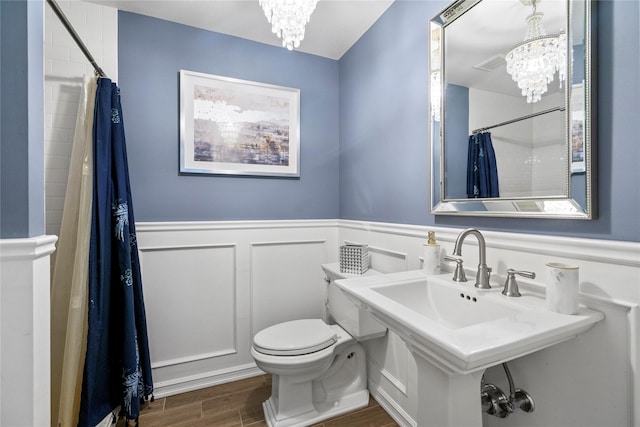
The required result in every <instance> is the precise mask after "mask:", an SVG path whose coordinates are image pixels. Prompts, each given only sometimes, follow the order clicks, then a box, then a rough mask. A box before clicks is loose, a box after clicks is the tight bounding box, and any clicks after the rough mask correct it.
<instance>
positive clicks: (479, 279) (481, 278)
mask: <svg viewBox="0 0 640 427" xmlns="http://www.w3.org/2000/svg"><path fill="white" fill-rule="evenodd" d="M469 234H473V235H474V236H476V238H477V239H478V248H479V250H480V259H479V260H478V272H477V273H476V284H475V287H476V288H479V289H491V284H490V283H489V274H490V273H491V269H490V268H489V267H487V247H486V243H485V241H484V236H483V235H482V233H480V232H479V231H478V230H476V229H475V228H468V229H466V230H464V231H463V232H462V233H460V234H459V235H458V238H457V239H456V244H455V245H454V247H453V253H454V255H457V256H462V242H464V239H465V238H466V237H467V236H468V235H469Z"/></svg>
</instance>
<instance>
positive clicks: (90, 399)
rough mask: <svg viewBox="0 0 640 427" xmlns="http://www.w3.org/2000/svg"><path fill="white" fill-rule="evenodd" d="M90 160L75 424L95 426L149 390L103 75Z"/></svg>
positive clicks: (114, 102)
mask: <svg viewBox="0 0 640 427" xmlns="http://www.w3.org/2000/svg"><path fill="white" fill-rule="evenodd" d="M93 161H94V181H93V207H92V223H91V241H90V252H89V313H88V338H87V352H86V359H85V365H84V374H83V382H82V395H81V404H80V417H79V423H78V425H80V426H95V425H96V424H98V423H99V422H100V421H101V420H103V419H104V418H105V417H106V416H107V415H108V414H109V412H112V411H113V410H114V409H116V408H117V407H118V406H120V407H121V410H122V413H123V415H124V416H126V418H127V419H134V420H137V418H138V416H139V413H140V402H141V401H144V400H146V399H147V398H148V397H149V396H150V395H151V393H152V392H153V382H152V378H151V364H150V360H149V346H148V338H147V324H146V316H145V309H144V299H143V296H142V281H141V275H140V263H139V259H138V245H137V242H136V232H135V220H134V216H133V205H132V203H131V189H130V186H129V170H128V166H127V153H126V148H125V138H124V127H123V121H122V108H121V106H120V90H119V89H118V87H117V86H116V84H115V83H112V82H111V80H110V79H107V78H101V79H99V80H98V89H97V93H96V103H95V116H94V125H93Z"/></svg>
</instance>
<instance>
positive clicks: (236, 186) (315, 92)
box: [118, 12, 339, 221]
mask: <svg viewBox="0 0 640 427" xmlns="http://www.w3.org/2000/svg"><path fill="white" fill-rule="evenodd" d="M274 37H275V36H274ZM118 52H119V56H118V65H119V69H118V75H119V86H120V89H121V96H122V104H123V110H124V111H123V114H124V119H125V121H126V127H125V129H126V137H127V150H128V156H129V169H130V176H131V186H132V192H133V198H134V202H135V212H136V220H138V221H191V220H208V221H212V220H259V219H308V218H316V219H320V218H337V217H338V214H339V212H338V194H339V189H338V180H339V176H338V148H339V144H338V137H339V135H338V127H339V116H338V114H339V112H338V62H337V61H334V60H330V59H326V58H322V57H319V56H314V55H308V54H305V53H300V52H295V51H294V52H289V51H287V50H286V49H282V48H279V47H274V46H269V45H265V44H261V43H255V42H251V41H247V40H243V39H239V38H236V37H231V36H226V35H223V34H218V33H213V32H209V31H205V30H200V29H196V28H193V27H188V26H185V25H180V24H176V23H171V22H167V21H163V20H158V19H154V18H149V17H145V16H142V15H137V14H132V13H126V12H119V14H118ZM180 69H185V70H190V71H197V72H201V73H207V74H215V75H220V76H226V77H233V78H238V79H244V80H251V81H256V82H262V83H268V84H273V85H279V86H287V87H293V88H299V89H300V102H301V107H300V110H301V115H300V123H301V137H300V178H299V179H287V178H264V177H237V176H203V175H179V173H178V170H179V163H178V159H179V157H178V148H179V120H178V118H179V108H178V105H179V104H178V103H179V70H180Z"/></svg>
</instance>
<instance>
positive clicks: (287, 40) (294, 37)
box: [259, 0, 317, 50]
mask: <svg viewBox="0 0 640 427" xmlns="http://www.w3.org/2000/svg"><path fill="white" fill-rule="evenodd" d="M259 2H260V6H262V9H264V14H265V15H266V16H267V21H269V23H270V24H271V31H273V32H274V33H275V34H276V35H277V36H278V37H279V38H281V39H282V47H286V48H287V49H289V50H293V48H294V47H295V48H298V47H300V42H301V41H302V39H304V26H305V25H307V23H308V22H309V19H310V18H311V13H312V12H313V11H314V9H315V8H316V3H317V0H259Z"/></svg>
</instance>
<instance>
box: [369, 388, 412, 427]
mask: <svg viewBox="0 0 640 427" xmlns="http://www.w3.org/2000/svg"><path fill="white" fill-rule="evenodd" d="M369 393H370V394H371V396H373V398H374V399H375V400H376V401H377V402H378V403H379V404H380V406H381V407H382V408H383V409H384V410H385V411H387V413H388V414H389V416H391V418H393V420H394V421H395V422H397V423H398V424H399V425H401V426H402V427H417V423H416V422H415V421H414V419H413V418H411V417H410V416H409V414H407V413H406V411H405V410H404V409H402V406H400V405H399V404H397V403H396V402H395V401H394V400H393V399H392V398H391V397H390V396H389V395H388V394H387V393H386V392H385V391H384V390H383V389H382V388H380V387H378V385H376V384H372V383H369Z"/></svg>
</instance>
